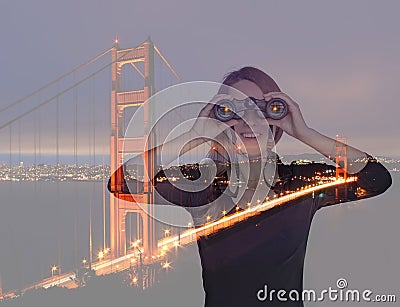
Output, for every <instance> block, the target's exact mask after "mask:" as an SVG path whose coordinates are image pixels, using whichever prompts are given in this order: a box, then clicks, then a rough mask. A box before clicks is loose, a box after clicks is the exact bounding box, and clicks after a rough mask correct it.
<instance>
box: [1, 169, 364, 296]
mask: <svg viewBox="0 0 400 307" xmlns="http://www.w3.org/2000/svg"><path fill="white" fill-rule="evenodd" d="M356 180H357V178H356V177H349V178H347V180H346V181H345V180H343V179H338V180H333V181H330V182H326V183H322V182H321V183H320V184H317V185H308V186H306V187H304V188H302V189H300V190H299V191H296V192H291V193H288V194H286V195H283V196H280V197H276V198H274V199H271V200H268V201H266V202H264V203H260V204H259V205H254V206H253V207H251V206H250V207H249V208H248V209H246V210H243V211H238V212H236V213H234V214H231V215H229V216H224V217H222V218H221V219H219V220H216V221H214V222H209V223H206V224H204V225H202V226H200V227H195V228H190V229H188V230H186V231H184V232H182V233H180V234H179V235H173V236H169V237H166V238H163V239H161V240H159V241H158V248H159V253H158V255H157V256H153V257H151V258H148V257H144V256H143V258H142V262H141V263H142V265H149V264H152V263H157V262H161V261H162V259H163V256H164V255H165V254H166V253H167V252H168V250H170V249H171V248H175V247H177V246H183V245H187V244H190V243H192V242H195V241H196V240H197V239H198V238H199V237H201V236H206V235H210V234H212V233H215V232H217V231H219V230H221V229H224V228H227V227H231V226H233V225H235V224H236V223H239V222H241V221H243V220H246V219H248V218H250V217H252V216H254V215H257V214H260V213H261V212H263V211H266V210H269V209H271V208H273V207H276V206H280V205H282V204H284V203H287V202H289V201H292V200H294V199H296V198H298V197H301V196H304V195H307V194H310V193H313V192H317V191H319V190H323V189H326V188H329V187H334V186H339V185H341V184H344V183H345V182H346V183H348V182H353V181H356ZM141 253H143V250H140V249H139V248H137V249H136V250H132V251H131V252H129V253H128V254H126V255H125V256H122V257H119V258H116V259H104V260H100V261H97V262H94V263H92V269H93V271H94V272H95V274H96V275H97V276H100V275H107V274H111V273H115V272H120V271H124V270H127V269H129V268H130V267H132V266H133V265H135V266H136V265H137V262H138V261H140V260H138V258H139V259H140V258H141V257H142V255H141ZM54 286H59V287H66V288H69V289H73V288H77V287H78V280H77V276H76V273H75V272H68V273H64V274H61V275H55V276H53V277H49V278H46V279H43V280H42V281H40V282H38V283H35V284H32V285H30V286H28V287H26V288H24V289H22V290H21V291H19V292H20V293H24V292H26V291H28V290H32V289H39V288H44V289H47V288H50V287H54ZM17 293H18V292H17V291H10V292H8V293H4V294H3V296H1V297H0V300H2V299H5V298H13V297H15V296H17Z"/></svg>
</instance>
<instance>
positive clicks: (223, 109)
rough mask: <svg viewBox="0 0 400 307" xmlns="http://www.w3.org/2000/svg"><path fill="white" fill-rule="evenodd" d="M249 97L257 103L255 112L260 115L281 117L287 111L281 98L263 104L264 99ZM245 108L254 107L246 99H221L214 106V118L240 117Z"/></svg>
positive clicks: (225, 120) (226, 119) (222, 119)
mask: <svg viewBox="0 0 400 307" xmlns="http://www.w3.org/2000/svg"><path fill="white" fill-rule="evenodd" d="M250 99H251V100H252V101H253V102H254V103H255V104H256V105H257V107H258V112H257V114H258V115H259V116H260V117H265V118H272V119H282V118H284V117H285V116H286V114H287V112H288V106H287V104H286V102H285V101H284V100H283V99H280V98H273V99H271V100H269V101H267V103H266V104H265V100H257V99H255V98H251V97H250ZM247 108H252V109H254V106H252V105H251V104H249V103H248V100H233V101H230V100H222V101H219V103H218V105H215V106H214V116H215V118H216V119H218V120H220V121H222V122H227V121H229V120H231V119H233V118H235V119H240V118H241V117H242V115H243V113H244V110H245V109H247Z"/></svg>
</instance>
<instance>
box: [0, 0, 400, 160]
mask: <svg viewBox="0 0 400 307" xmlns="http://www.w3.org/2000/svg"><path fill="white" fill-rule="evenodd" d="M399 11H400V3H399V2H398V1H361V0H360V1H344V0H343V1H317V0H315V1H282V0H280V1H209V0H203V1H176V0H173V1H151V0H150V1H149V0H147V1H132V0H113V1H104V0H103V1H102V0H98V1H94V0H86V1H81V0H80V1H78V0H69V1H54V0H36V1H11V0H2V1H1V2H0V33H1V42H2V43H1V44H2V48H1V58H0V67H1V70H0V81H1V82H0V106H1V107H4V106H6V105H8V104H9V103H11V102H12V101H15V100H17V99H18V98H20V97H22V96H23V95H25V94H27V93H29V92H30V91H32V90H35V89H36V88H38V87H40V86H41V85H43V84H45V83H46V82H49V81H51V80H53V79H54V78H56V77H58V76H60V75H62V74H63V73H65V72H67V71H69V70H70V69H72V68H74V67H76V66H77V65H79V64H80V63H83V62H84V61H86V60H88V59H90V58H91V57H93V56H94V55H96V54H98V53H100V52H101V51H103V50H106V49H108V48H110V47H111V46H112V44H113V40H114V38H115V36H116V35H117V36H118V38H119V40H120V46H121V47H122V48H126V47H133V46H136V45H138V44H140V43H141V42H142V41H144V40H145V39H146V38H147V37H148V35H151V38H152V40H153V41H154V42H155V43H156V44H157V45H158V46H159V48H160V49H161V51H162V52H163V53H164V55H165V56H166V57H167V58H168V60H169V62H170V63H171V64H172V65H173V66H174V68H175V69H176V71H177V72H178V73H179V74H180V75H181V76H182V78H183V79H184V80H185V81H191V80H211V81H220V80H221V78H222V76H223V75H224V74H225V73H227V72H229V71H231V70H232V69H235V68H239V67H242V66H244V65H253V66H256V67H259V68H261V69H263V70H265V71H266V72H268V73H270V74H271V75H272V76H273V77H274V78H275V79H276V80H277V82H278V84H279V85H280V87H281V88H282V90H283V91H285V92H286V93H288V94H289V95H290V96H292V97H293V98H294V99H295V100H296V101H297V102H298V103H299V104H300V105H301V107H302V111H303V113H304V117H305V119H306V121H307V123H308V124H309V125H310V126H311V127H313V128H315V129H316V130H318V131H320V132H322V133H325V134H328V135H330V136H335V135H336V134H340V135H344V136H346V137H347V139H348V142H349V143H351V144H354V145H355V146H357V147H360V148H361V149H363V150H365V151H367V152H369V153H371V154H374V155H383V154H384V155H394V156H400V142H398V135H399V132H400V125H399V111H400V104H399V103H398V102H397V100H398V96H399V94H398V89H399V85H398V82H399V80H400V64H399V63H400V35H399V34H400V21H399V18H398V12H399ZM49 110H50V111H49V114H51V112H52V111H51V109H49ZM280 145H281V146H280V147H279V151H280V152H283V153H285V152H288V153H294V152H304V151H308V152H311V150H309V149H307V148H306V147H301V146H299V145H298V144H296V143H295V142H294V141H293V140H292V139H291V138H289V137H287V138H285V139H284V140H283V141H282V144H280Z"/></svg>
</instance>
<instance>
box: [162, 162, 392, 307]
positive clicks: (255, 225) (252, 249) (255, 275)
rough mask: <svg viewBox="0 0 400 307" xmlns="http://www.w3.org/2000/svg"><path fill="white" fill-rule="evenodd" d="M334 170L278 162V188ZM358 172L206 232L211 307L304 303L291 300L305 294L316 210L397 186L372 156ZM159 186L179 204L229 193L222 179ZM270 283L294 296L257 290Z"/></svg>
mask: <svg viewBox="0 0 400 307" xmlns="http://www.w3.org/2000/svg"><path fill="white" fill-rule="evenodd" d="M334 171H335V167H334V166H330V165H327V164H322V163H312V164H305V165H296V164H290V165H285V164H282V163H278V174H279V181H278V182H277V183H276V185H275V186H274V188H273V189H274V192H275V193H277V194H279V193H280V192H281V191H286V190H296V188H297V187H299V186H300V185H301V181H299V177H300V176H301V177H302V178H303V180H304V178H312V177H313V176H314V177H315V176H316V175H321V174H322V175H323V174H327V173H331V174H332V173H333V175H334ZM355 176H357V177H358V179H357V181H355V182H351V183H347V184H343V185H341V186H339V187H337V188H335V187H333V188H327V189H324V190H319V191H318V192H316V193H314V194H312V195H306V196H303V197H300V198H297V199H296V200H294V201H291V202H288V203H286V204H285V205H282V206H277V207H274V208H272V209H270V210H267V211H264V212H262V213H261V214H259V215H256V216H253V217H252V218H249V219H247V220H244V221H242V222H240V223H238V224H235V225H234V226H233V227H230V228H226V229H224V230H220V231H218V232H217V233H214V234H212V235H209V236H206V237H201V238H200V239H199V240H198V247H199V252H200V258H201V262H202V269H203V286H204V290H205V293H206V299H205V306H207V307H211V306H218V307H220V306H266V305H267V306H282V305H283V306H303V302H302V301H301V299H300V301H291V300H290V299H289V298H288V293H289V292H290V290H297V292H298V293H299V294H300V297H301V291H302V289H303V267H304V258H305V253H306V246H307V239H308V234H309V229H310V225H311V222H312V219H313V217H314V214H315V212H316V211H317V210H319V209H321V208H322V207H325V206H329V205H334V204H338V203H341V202H346V201H352V200H357V199H362V198H367V197H371V196H375V195H378V194H380V193H383V192H384V191H385V190H386V189H388V187H389V186H390V185H391V177H390V174H389V172H388V171H387V170H386V169H385V168H384V167H383V166H382V165H381V164H380V163H378V162H377V161H376V160H374V159H372V158H369V161H368V163H367V164H366V166H365V167H364V168H363V169H362V170H361V171H360V172H359V173H357V174H355ZM156 189H157V190H158V192H159V193H160V194H161V195H163V197H168V196H169V197H170V201H171V202H173V203H175V204H177V205H179V204H181V205H182V204H186V206H188V204H189V205H190V206H194V207H196V206H201V205H204V204H205V203H207V202H209V201H212V200H213V199H215V198H217V197H219V196H220V195H221V194H222V192H223V187H221V186H219V185H218V184H214V185H213V186H211V187H210V188H209V189H207V190H206V191H203V192H196V193H188V192H184V191H175V192H176V193H171V189H172V190H174V187H173V186H171V185H170V184H169V183H168V182H163V183H162V184H156ZM168 191H169V192H168ZM168 193H169V194H168ZM189 211H190V210H189ZM265 286H267V287H268V289H276V290H286V296H285V297H287V298H288V300H287V301H286V302H282V301H279V300H278V299H277V297H276V293H275V295H274V298H273V300H272V301H270V300H269V298H268V299H267V300H265V301H260V300H259V299H258V298H257V292H258V291H259V290H260V289H264V287H265Z"/></svg>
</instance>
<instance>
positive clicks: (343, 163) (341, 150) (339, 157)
mask: <svg viewBox="0 0 400 307" xmlns="http://www.w3.org/2000/svg"><path fill="white" fill-rule="evenodd" d="M346 143H347V140H346V138H344V137H339V135H336V146H335V147H336V180H337V179H339V177H342V178H343V179H344V180H346V179H347V149H346V146H347V145H346Z"/></svg>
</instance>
